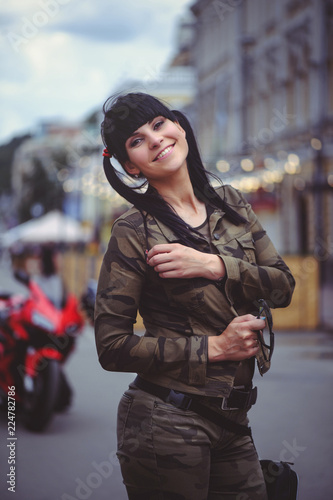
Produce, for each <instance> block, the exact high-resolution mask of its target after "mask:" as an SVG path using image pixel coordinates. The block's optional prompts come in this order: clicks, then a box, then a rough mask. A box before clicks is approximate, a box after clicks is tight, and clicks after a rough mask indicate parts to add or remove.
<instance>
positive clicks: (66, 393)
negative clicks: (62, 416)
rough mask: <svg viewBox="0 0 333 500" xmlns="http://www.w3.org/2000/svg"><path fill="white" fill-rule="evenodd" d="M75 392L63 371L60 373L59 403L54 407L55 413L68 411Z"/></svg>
mask: <svg viewBox="0 0 333 500" xmlns="http://www.w3.org/2000/svg"><path fill="white" fill-rule="evenodd" d="M72 395H73V391H72V389H71V386H70V385H69V383H68V381H67V378H66V376H65V374H64V372H63V371H61V372H60V384H59V391H58V397H57V401H56V404H55V407H54V411H56V412H58V413H61V412H64V411H66V410H67V409H68V408H69V407H70V405H71V402H72Z"/></svg>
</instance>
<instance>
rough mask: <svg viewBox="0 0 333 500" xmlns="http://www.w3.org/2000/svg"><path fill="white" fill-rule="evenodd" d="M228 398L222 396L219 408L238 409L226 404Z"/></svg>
mask: <svg viewBox="0 0 333 500" xmlns="http://www.w3.org/2000/svg"><path fill="white" fill-rule="evenodd" d="M227 403H228V398H222V404H221V409H222V410H239V408H232V407H229V406H228V404H227Z"/></svg>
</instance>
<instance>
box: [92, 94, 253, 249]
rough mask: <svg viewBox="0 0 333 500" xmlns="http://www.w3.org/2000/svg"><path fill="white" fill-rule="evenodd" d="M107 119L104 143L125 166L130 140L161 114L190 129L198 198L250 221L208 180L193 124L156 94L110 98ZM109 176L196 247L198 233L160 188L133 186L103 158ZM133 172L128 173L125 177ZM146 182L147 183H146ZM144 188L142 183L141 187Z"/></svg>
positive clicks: (129, 198) (137, 204) (116, 186)
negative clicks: (226, 200) (159, 191)
mask: <svg viewBox="0 0 333 500" xmlns="http://www.w3.org/2000/svg"><path fill="white" fill-rule="evenodd" d="M103 112H104V121H103V122H102V125H101V134H102V139H103V142H104V145H105V146H106V148H107V150H108V152H109V153H110V155H112V156H113V157H114V158H115V159H116V160H117V161H118V162H119V163H120V164H121V165H123V164H124V162H125V161H126V160H128V155H127V151H126V147H125V142H126V140H127V139H128V138H129V137H130V136H131V134H132V133H133V132H134V131H136V130H137V129H138V128H140V127H141V126H142V125H144V124H146V123H148V122H151V121H152V120H153V119H154V118H156V117H157V116H163V117H165V118H167V119H169V120H171V121H173V122H178V123H179V124H180V125H181V127H182V128H183V129H184V130H185V132H186V139H187V143H188V147H189V153H188V156H187V168H188V171H189V176H190V180H191V183H192V186H193V190H194V193H195V195H196V196H197V198H198V199H200V200H201V201H203V202H204V203H206V204H210V205H212V206H213V207H215V208H220V209H222V210H223V211H224V212H225V216H226V217H227V218H228V219H229V220H230V222H232V223H233V224H236V225H239V224H240V223H244V222H246V219H244V218H243V217H242V216H240V215H239V214H238V213H237V212H236V211H235V210H233V209H232V208H231V207H230V206H229V205H228V204H227V203H226V202H225V201H224V200H223V199H222V198H221V197H220V196H219V195H218V194H217V192H216V191H215V189H214V188H213V187H212V186H211V184H210V182H209V179H208V172H207V171H206V170H205V168H204V166H203V164H202V161H201V158H200V153H199V150H198V146H197V142H196V139H195V137H194V133H193V130H192V127H191V125H190V123H189V121H188V120H187V118H186V117H185V115H184V114H183V113H181V112H180V111H176V110H174V111H171V110H170V109H168V107H167V106H166V105H164V104H163V103H162V102H161V101H160V100H158V99H156V98H155V97H153V96H151V95H149V94H144V93H141V92H139V93H129V94H126V95H120V96H116V97H111V98H109V99H108V100H107V101H106V102H105V104H104V106H103ZM103 166H104V171H105V175H106V177H107V179H108V181H109V183H110V184H111V186H112V187H113V189H114V190H115V191H117V193H119V194H120V195H121V196H122V197H123V198H125V199H126V200H127V201H128V202H129V203H131V204H133V205H134V206H135V207H136V208H137V209H138V210H140V211H141V212H147V213H149V214H150V215H152V216H153V217H155V218H156V219H158V220H160V221H161V222H162V223H164V224H165V225H166V226H168V227H169V228H170V229H172V231H173V232H174V233H175V234H176V236H177V237H178V239H179V242H180V243H182V244H184V245H187V246H191V247H196V240H197V237H196V234H195V233H196V232H195V230H193V228H190V227H189V225H188V224H186V222H184V221H183V219H181V218H180V217H179V216H178V215H177V214H176V212H175V211H174V210H173V209H172V207H171V206H170V205H169V204H168V203H167V202H166V201H165V200H164V199H163V198H162V196H160V195H159V193H158V192H157V190H156V189H154V188H153V187H152V186H148V189H147V190H146V192H144V193H143V192H139V190H138V187H137V186H133V185H132V186H130V185H129V184H128V183H126V182H124V181H123V180H122V177H124V174H122V173H120V172H119V171H117V170H116V169H115V168H114V167H113V165H112V163H111V160H110V158H109V157H106V156H105V157H104V161H103ZM126 175H127V176H128V179H129V177H130V176H129V174H125V176H126ZM144 184H145V183H144ZM139 187H140V188H142V185H141V186H139Z"/></svg>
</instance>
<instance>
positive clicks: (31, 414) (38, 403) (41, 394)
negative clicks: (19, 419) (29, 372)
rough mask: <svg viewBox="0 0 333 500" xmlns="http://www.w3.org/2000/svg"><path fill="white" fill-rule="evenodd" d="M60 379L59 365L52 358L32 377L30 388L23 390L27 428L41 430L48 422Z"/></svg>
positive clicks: (52, 410) (55, 400) (24, 415)
mask: <svg viewBox="0 0 333 500" xmlns="http://www.w3.org/2000/svg"><path fill="white" fill-rule="evenodd" d="M60 380H61V367H60V365H59V362H58V361H56V360H54V359H49V360H47V365H46V366H45V368H43V370H41V371H40V372H38V373H37V376H36V377H34V378H33V379H32V382H33V387H32V388H31V389H32V390H29V391H25V395H24V400H23V421H24V425H25V427H26V428H27V429H29V430H31V431H36V432H38V431H42V430H43V429H44V428H45V427H46V425H47V424H48V423H49V422H50V420H51V418H52V415H53V412H54V408H55V405H56V402H57V398H58V393H59V385H60Z"/></svg>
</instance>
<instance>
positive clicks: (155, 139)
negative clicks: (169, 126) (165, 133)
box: [149, 133, 163, 149]
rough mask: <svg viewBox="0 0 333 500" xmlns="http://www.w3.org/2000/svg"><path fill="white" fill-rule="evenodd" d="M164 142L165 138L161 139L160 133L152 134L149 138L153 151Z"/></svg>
mask: <svg viewBox="0 0 333 500" xmlns="http://www.w3.org/2000/svg"><path fill="white" fill-rule="evenodd" d="M162 141H163V137H161V135H160V134H158V133H152V134H151V135H150V136H149V146H150V147H151V149H154V148H156V147H159V146H160V144H161V143H162Z"/></svg>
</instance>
